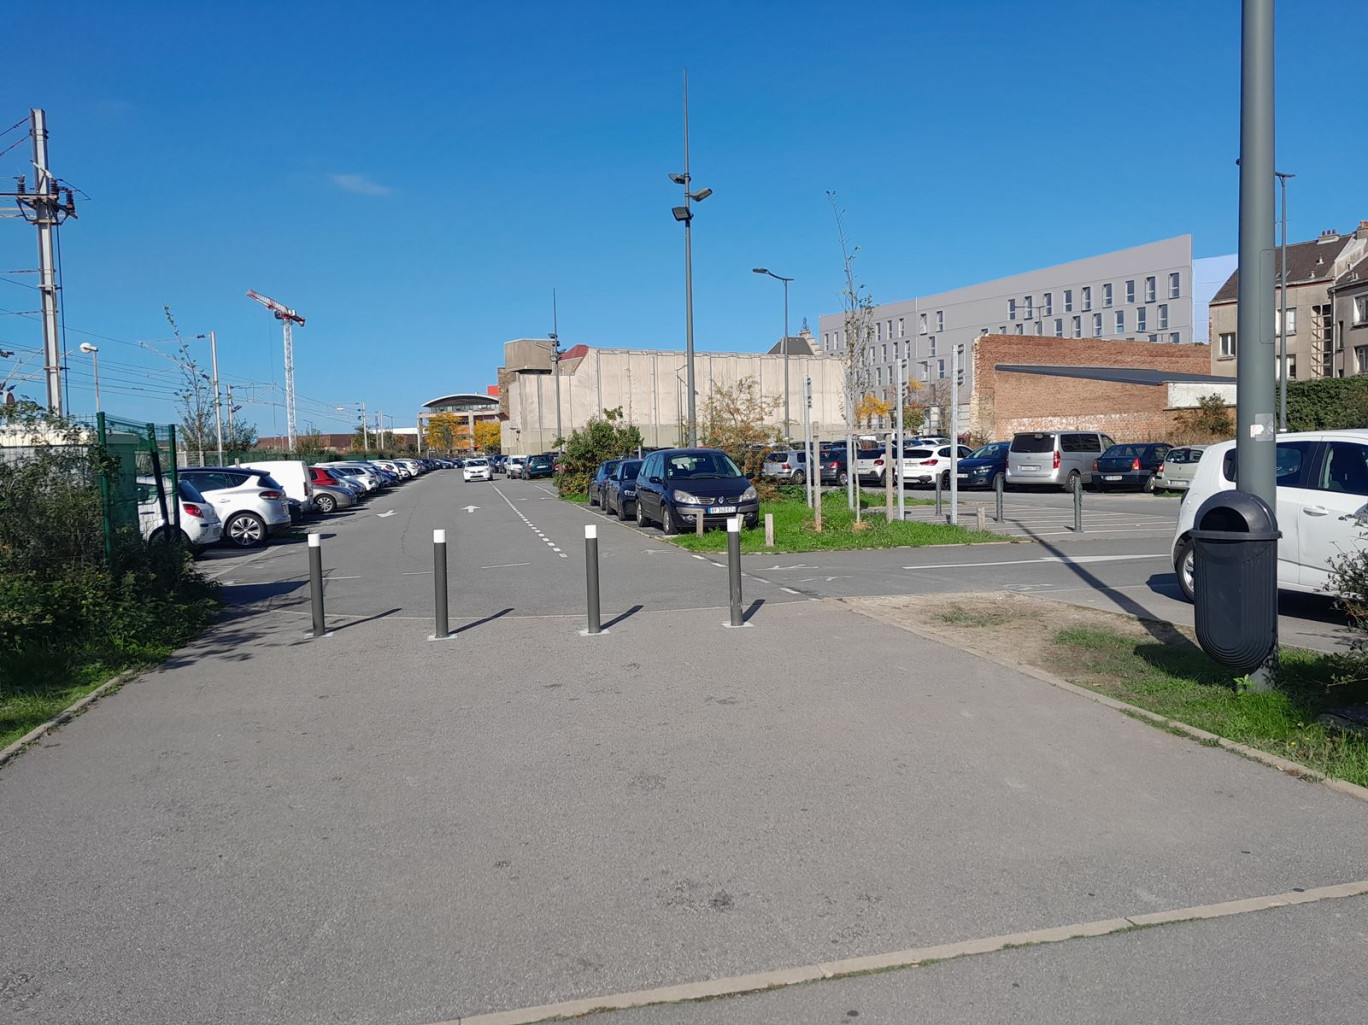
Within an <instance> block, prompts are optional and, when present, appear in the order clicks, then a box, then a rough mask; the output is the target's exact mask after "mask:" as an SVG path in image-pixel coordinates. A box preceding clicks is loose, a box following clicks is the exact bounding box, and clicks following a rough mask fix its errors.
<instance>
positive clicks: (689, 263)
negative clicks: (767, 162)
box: [670, 68, 713, 448]
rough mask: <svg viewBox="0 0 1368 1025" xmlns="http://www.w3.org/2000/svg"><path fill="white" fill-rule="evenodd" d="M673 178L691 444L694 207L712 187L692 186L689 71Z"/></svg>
mask: <svg viewBox="0 0 1368 1025" xmlns="http://www.w3.org/2000/svg"><path fill="white" fill-rule="evenodd" d="M670 181H672V182H674V183H675V184H676V185H682V186H684V205H683V206H676V207H672V208H671V209H670V212H671V213H672V214H673V215H674V219H675V220H676V221H681V222H683V224H684V362H685V364H686V365H687V367H688V373H687V374H686V376H687V378H688V382H687V384H686V387H687V388H688V389H689V395H688V399H689V447H690V448H693V447H695V446H696V445H697V444H698V410H697V408H696V404H695V401H694V398H695V396H696V394H697V388H696V387H695V385H694V330H693V207H692V206H691V204H692V203H701V202H703V200H705V199H707V198H708V197H709V196H711V195H712V192H713V190H712V189H699V190H698V191H697V192H693V191H691V190H692V188H693V185H692V182H693V177H692V176H691V175H690V174H689V71H688V69H687V68H686V69H685V70H684V173H683V174H672V175H670Z"/></svg>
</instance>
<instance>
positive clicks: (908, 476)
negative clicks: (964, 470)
mask: <svg viewBox="0 0 1368 1025" xmlns="http://www.w3.org/2000/svg"><path fill="white" fill-rule="evenodd" d="M955 452H956V457H957V458H959V459H968V458H969V457H970V456H972V455H973V454H974V450H973V449H972V448H970V447H969V446H968V445H960V446H958V447H957V448H956V449H955ZM953 465H954V459H953V458H952V457H951V454H950V443H949V442H946V443H945V444H944V445H941V446H939V447H931V446H917V447H913V448H904V449H903V457H902V462H901V463H900V464H899V465H898V476H897V478H895V479H897V480H901V481H902V482H903V484H904V485H907V484H934V483H935V482H936V475H937V474H939V475H940V479H941V487H943V488H948V487H950V468H951V467H952V466H953Z"/></svg>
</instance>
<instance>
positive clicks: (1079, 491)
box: [1073, 475, 1083, 534]
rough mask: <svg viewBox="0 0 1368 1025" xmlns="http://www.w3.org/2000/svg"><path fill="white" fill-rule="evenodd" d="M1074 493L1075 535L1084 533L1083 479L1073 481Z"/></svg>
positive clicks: (1079, 477) (1078, 477) (1077, 478)
mask: <svg viewBox="0 0 1368 1025" xmlns="http://www.w3.org/2000/svg"><path fill="white" fill-rule="evenodd" d="M1073 493H1074V533H1075V534H1081V533H1083V477H1082V476H1081V475H1080V476H1077V477H1075V478H1074V479H1073Z"/></svg>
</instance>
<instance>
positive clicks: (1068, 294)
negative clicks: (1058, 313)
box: [1064, 288, 1073, 313]
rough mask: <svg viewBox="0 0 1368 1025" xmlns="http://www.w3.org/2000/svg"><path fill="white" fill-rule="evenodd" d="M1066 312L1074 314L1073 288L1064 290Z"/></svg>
mask: <svg viewBox="0 0 1368 1025" xmlns="http://www.w3.org/2000/svg"><path fill="white" fill-rule="evenodd" d="M1064 312H1065V313H1072V312H1073V289H1072V288H1066V289H1064Z"/></svg>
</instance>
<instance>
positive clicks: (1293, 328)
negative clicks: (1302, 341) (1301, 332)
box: [1273, 306, 1297, 335]
mask: <svg viewBox="0 0 1368 1025" xmlns="http://www.w3.org/2000/svg"><path fill="white" fill-rule="evenodd" d="M1273 322H1274V324H1275V325H1276V327H1275V328H1274V330H1275V332H1277V333H1281V332H1282V310H1274V311H1273ZM1287 333H1288V334H1289V335H1295V334H1296V333H1297V308H1296V307H1295V306H1289V307H1288V308H1287Z"/></svg>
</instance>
